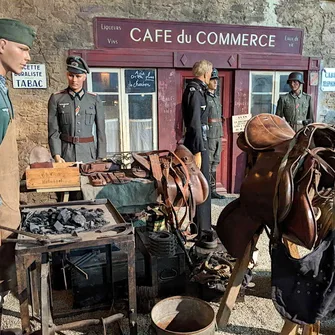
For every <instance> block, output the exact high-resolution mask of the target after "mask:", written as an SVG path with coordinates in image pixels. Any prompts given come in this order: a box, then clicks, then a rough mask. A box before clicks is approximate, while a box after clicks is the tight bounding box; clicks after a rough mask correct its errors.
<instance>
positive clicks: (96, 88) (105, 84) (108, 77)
mask: <svg viewBox="0 0 335 335" xmlns="http://www.w3.org/2000/svg"><path fill="white" fill-rule="evenodd" d="M92 90H93V92H118V91H119V84H118V74H117V73H109V72H92Z"/></svg>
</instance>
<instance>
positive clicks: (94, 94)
mask: <svg viewBox="0 0 335 335" xmlns="http://www.w3.org/2000/svg"><path fill="white" fill-rule="evenodd" d="M86 93H87V94H90V95H93V96H95V97H96V96H97V94H96V93H92V92H86Z"/></svg>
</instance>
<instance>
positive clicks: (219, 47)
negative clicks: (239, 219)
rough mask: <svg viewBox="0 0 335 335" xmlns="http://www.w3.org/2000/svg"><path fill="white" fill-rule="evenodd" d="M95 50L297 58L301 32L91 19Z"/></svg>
mask: <svg viewBox="0 0 335 335" xmlns="http://www.w3.org/2000/svg"><path fill="white" fill-rule="evenodd" d="M94 40H95V47H96V48H97V49H106V48H107V49H110V48H132V49H139V48H140V49H146V50H152V49H164V50H166V49H169V50H173V51H180V50H193V49H195V50H198V51H229V52H258V53H259V52H261V53H289V54H296V55H301V53H302V45H303V30H302V29H300V28H284V27H280V28H276V27H261V26H241V25H225V24H215V23H203V22H201V23H195V22H194V23H193V22H172V21H153V20H133V19H116V18H107V17H97V18H95V19H94Z"/></svg>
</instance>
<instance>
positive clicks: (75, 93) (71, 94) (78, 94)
mask: <svg viewBox="0 0 335 335" xmlns="http://www.w3.org/2000/svg"><path fill="white" fill-rule="evenodd" d="M67 91H68V93H69V95H70V96H71V98H72V99H74V98H75V97H78V98H79V100H81V99H82V98H83V96H84V95H85V90H84V89H83V88H82V89H81V90H80V91H79V92H74V91H73V90H72V89H71V88H70V87H68V88H67Z"/></svg>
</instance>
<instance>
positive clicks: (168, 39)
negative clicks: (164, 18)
mask: <svg viewBox="0 0 335 335" xmlns="http://www.w3.org/2000/svg"><path fill="white" fill-rule="evenodd" d="M171 32H172V30H169V29H168V30H165V31H164V43H172V41H171Z"/></svg>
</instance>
